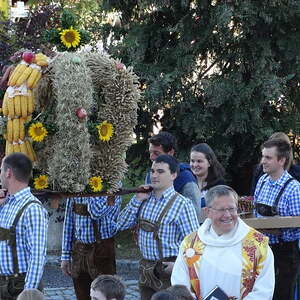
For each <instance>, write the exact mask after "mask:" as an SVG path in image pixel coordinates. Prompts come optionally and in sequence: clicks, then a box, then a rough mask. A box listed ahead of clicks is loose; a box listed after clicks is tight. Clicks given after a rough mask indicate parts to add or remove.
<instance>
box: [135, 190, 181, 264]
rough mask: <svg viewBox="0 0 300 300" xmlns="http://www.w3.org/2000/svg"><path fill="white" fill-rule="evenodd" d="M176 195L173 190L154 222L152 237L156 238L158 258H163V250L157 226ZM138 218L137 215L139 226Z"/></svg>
mask: <svg viewBox="0 0 300 300" xmlns="http://www.w3.org/2000/svg"><path fill="white" fill-rule="evenodd" d="M178 195H179V194H178V193H177V192H175V194H174V195H173V196H172V197H171V199H170V200H169V201H168V203H167V204H166V206H165V207H164V208H163V210H162V212H161V213H160V215H159V217H158V218H157V221H156V222H155V223H154V229H153V237H154V239H155V240H156V243H157V248H158V253H159V258H160V259H162V258H163V251H162V243H161V240H160V238H159V235H158V232H159V227H160V225H161V221H162V219H163V217H164V216H165V215H166V214H167V212H168V211H169V210H170V208H171V206H172V205H173V203H174V202H175V200H176V198H177V196H178ZM145 202H146V201H144V202H143V204H144V203H145ZM143 204H142V205H143ZM139 212H140V210H139ZM139 212H138V213H139ZM139 220H140V218H139V217H138V226H139V223H140V222H139Z"/></svg>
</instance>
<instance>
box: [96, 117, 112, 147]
mask: <svg viewBox="0 0 300 300" xmlns="http://www.w3.org/2000/svg"><path fill="white" fill-rule="evenodd" d="M96 127H97V129H98V135H99V140H101V141H105V142H107V141H109V140H110V139H111V137H112V136H113V134H114V127H113V125H112V124H111V123H109V122H107V121H103V122H102V123H100V124H99V125H98V126H96Z"/></svg>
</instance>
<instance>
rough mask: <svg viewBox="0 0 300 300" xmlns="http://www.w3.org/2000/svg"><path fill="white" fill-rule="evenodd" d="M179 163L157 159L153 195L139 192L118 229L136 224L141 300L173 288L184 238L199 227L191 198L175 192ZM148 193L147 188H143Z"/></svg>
mask: <svg viewBox="0 0 300 300" xmlns="http://www.w3.org/2000/svg"><path fill="white" fill-rule="evenodd" d="M177 171H178V162H177V160H176V159H175V158H174V157H173V156H170V155H160V156H158V157H157V158H156V159H155V160H154V162H153V164H152V167H151V187H152V188H153V191H152V192H148V193H137V194H136V196H135V197H133V198H132V199H131V201H130V202H129V203H128V205H127V206H126V207H125V208H124V209H123V210H122V211H121V213H120V215H119V217H118V221H117V224H116V225H117V230H126V229H129V228H132V227H135V226H136V225H137V228H138V246H139V249H140V251H141V254H142V256H143V258H142V259H141V261H140V278H139V287H140V292H141V299H142V300H150V299H151V296H152V295H153V294H154V293H155V292H156V291H158V290H162V289H165V288H167V287H169V286H170V273H171V270H172V266H173V262H174V261H175V259H176V256H177V252H178V248H179V245H180V243H181V241H182V239H183V238H184V236H185V235H187V234H189V233H191V232H192V231H194V230H196V228H197V227H198V226H199V223H198V219H197V215H196V212H195V209H194V207H193V205H192V203H191V201H189V199H187V198H185V197H184V196H182V195H180V194H179V193H177V192H176V191H175V190H174V187H173V181H174V179H175V178H176V176H177ZM143 187H144V189H146V190H147V187H148V186H147V185H144V186H143Z"/></svg>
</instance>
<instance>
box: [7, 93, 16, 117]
mask: <svg viewBox="0 0 300 300" xmlns="http://www.w3.org/2000/svg"><path fill="white" fill-rule="evenodd" d="M7 106H8V116H9V117H10V118H13V117H14V116H15V106H14V100H13V98H9V97H8V98H7Z"/></svg>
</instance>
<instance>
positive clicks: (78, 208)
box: [73, 203, 90, 217]
mask: <svg viewBox="0 0 300 300" xmlns="http://www.w3.org/2000/svg"><path fill="white" fill-rule="evenodd" d="M73 212H74V213H75V214H76V215H79V216H85V217H88V216H90V213H89V212H88V210H87V205H86V204H81V203H74V205H73Z"/></svg>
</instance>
